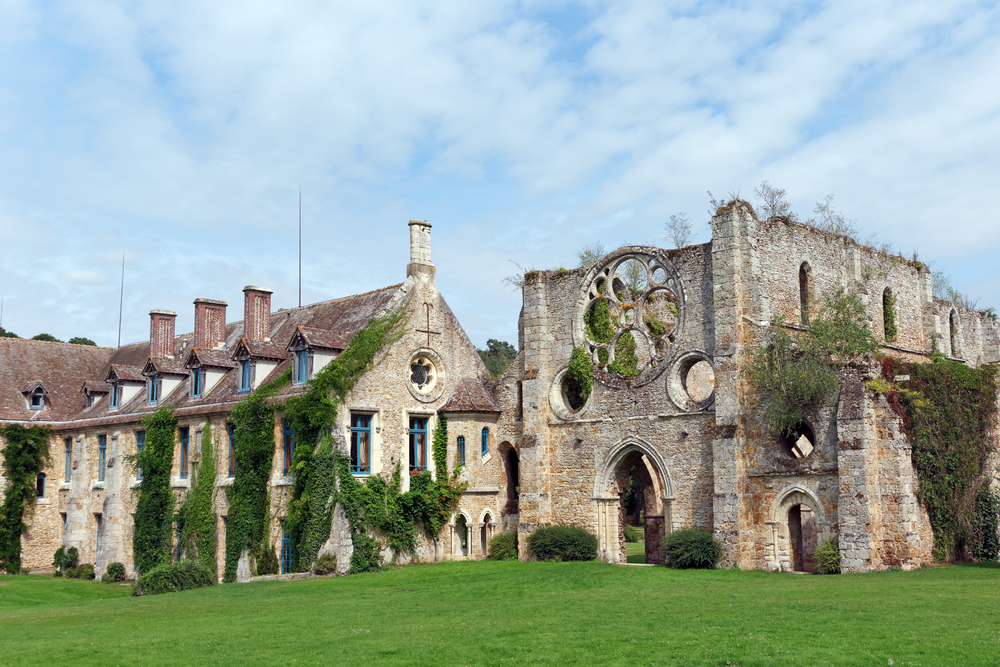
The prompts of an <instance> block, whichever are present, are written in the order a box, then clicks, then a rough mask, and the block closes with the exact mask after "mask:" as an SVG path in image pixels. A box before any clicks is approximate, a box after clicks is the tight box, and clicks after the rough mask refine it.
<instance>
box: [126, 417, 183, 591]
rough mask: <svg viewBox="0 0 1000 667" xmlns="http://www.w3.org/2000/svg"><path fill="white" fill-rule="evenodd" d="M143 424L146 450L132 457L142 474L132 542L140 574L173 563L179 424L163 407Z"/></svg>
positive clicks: (146, 418) (144, 419) (144, 420)
mask: <svg viewBox="0 0 1000 667" xmlns="http://www.w3.org/2000/svg"><path fill="white" fill-rule="evenodd" d="M142 423H143V426H144V427H145V428H146V447H145V449H143V451H141V452H139V453H138V454H135V455H134V456H131V457H130V458H131V459H132V462H133V463H134V465H135V467H136V468H138V469H141V470H142V481H141V482H140V483H139V499H138V500H137V501H136V505H135V532H134V537H133V538H132V544H133V548H134V551H135V564H136V568H137V569H138V570H139V574H144V573H146V572H149V571H150V570H152V569H153V568H155V567H157V566H158V565H162V564H163V563H167V562H169V560H170V545H171V537H172V536H171V530H170V528H171V525H172V523H173V511H174V493H173V490H172V489H171V486H170V469H171V467H172V466H173V462H174V437H175V429H176V427H177V420H176V419H174V416H173V410H172V409H171V408H169V407H162V408H160V409H159V410H157V411H156V412H154V413H153V414H151V415H149V416H148V417H145V418H143V420H142Z"/></svg>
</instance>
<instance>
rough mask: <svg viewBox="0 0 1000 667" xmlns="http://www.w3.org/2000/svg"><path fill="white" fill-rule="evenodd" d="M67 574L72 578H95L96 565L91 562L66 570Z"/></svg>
mask: <svg viewBox="0 0 1000 667" xmlns="http://www.w3.org/2000/svg"><path fill="white" fill-rule="evenodd" d="M66 576H67V577H69V578H70V579H94V578H95V577H96V575H95V574H94V566H93V565H89V564H88V565H81V566H79V567H74V568H71V569H69V570H66Z"/></svg>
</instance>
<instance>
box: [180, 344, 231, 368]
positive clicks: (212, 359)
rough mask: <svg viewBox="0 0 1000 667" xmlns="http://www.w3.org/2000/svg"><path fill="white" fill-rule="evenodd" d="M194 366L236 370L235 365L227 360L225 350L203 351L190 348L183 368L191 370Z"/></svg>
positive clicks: (227, 356)
mask: <svg viewBox="0 0 1000 667" xmlns="http://www.w3.org/2000/svg"><path fill="white" fill-rule="evenodd" d="M195 365H201V366H209V367H212V368H236V364H234V363H233V361H232V359H230V358H229V355H228V354H226V352H225V350H204V349H199V348H197V347H192V348H191V353H190V354H189V355H188V358H187V362H186V363H185V366H186V367H188V368H191V367H193V366H195Z"/></svg>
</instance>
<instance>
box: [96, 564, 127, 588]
mask: <svg viewBox="0 0 1000 667" xmlns="http://www.w3.org/2000/svg"><path fill="white" fill-rule="evenodd" d="M124 578H125V566H124V565H122V564H121V563H112V564H111V565H108V569H106V570H104V574H102V575H101V581H103V582H104V583H106V584H113V583H114V582H116V581H121V580H122V579H124Z"/></svg>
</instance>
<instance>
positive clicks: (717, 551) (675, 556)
mask: <svg viewBox="0 0 1000 667" xmlns="http://www.w3.org/2000/svg"><path fill="white" fill-rule="evenodd" d="M721 558H722V545H721V544H719V543H718V542H716V541H715V538H714V537H713V536H712V531H710V530H706V529H704V528H684V529H682V530H678V531H677V532H674V533H670V534H669V535H667V536H666V537H665V538H663V564H664V565H666V566H667V567H673V568H676V569H678V570H692V569H700V570H711V569H713V568H714V567H715V566H716V565H718V563H719V560H720V559H721Z"/></svg>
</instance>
